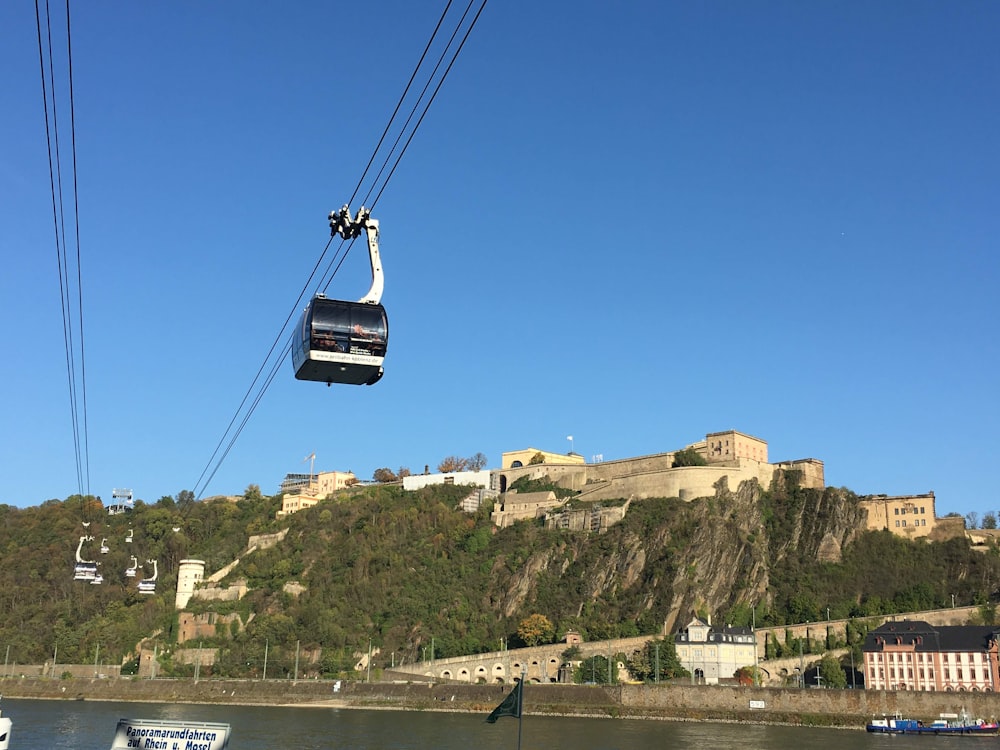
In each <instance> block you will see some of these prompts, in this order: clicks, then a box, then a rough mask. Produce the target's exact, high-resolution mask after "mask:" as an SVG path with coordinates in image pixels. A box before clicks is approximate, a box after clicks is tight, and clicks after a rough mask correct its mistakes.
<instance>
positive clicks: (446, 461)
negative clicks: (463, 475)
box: [438, 456, 468, 474]
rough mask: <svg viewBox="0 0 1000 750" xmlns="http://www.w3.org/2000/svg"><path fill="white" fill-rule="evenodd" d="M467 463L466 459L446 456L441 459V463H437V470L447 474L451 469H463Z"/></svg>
mask: <svg viewBox="0 0 1000 750" xmlns="http://www.w3.org/2000/svg"><path fill="white" fill-rule="evenodd" d="M467 465H468V460H467V459H464V458H459V457H458V456H448V457H446V458H443V459H441V463H439V464H438V471H439V472H441V473H442V474H448V473H450V472H453V471H465V467H466V466H467Z"/></svg>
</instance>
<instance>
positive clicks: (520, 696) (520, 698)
mask: <svg viewBox="0 0 1000 750" xmlns="http://www.w3.org/2000/svg"><path fill="white" fill-rule="evenodd" d="M525 674H527V670H525V669H523V668H522V669H521V689H520V690H518V691H517V750H521V725H522V724H523V723H524V676H525Z"/></svg>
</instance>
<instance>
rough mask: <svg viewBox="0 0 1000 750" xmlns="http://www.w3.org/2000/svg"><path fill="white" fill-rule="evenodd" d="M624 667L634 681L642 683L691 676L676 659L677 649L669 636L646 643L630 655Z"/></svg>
mask: <svg viewBox="0 0 1000 750" xmlns="http://www.w3.org/2000/svg"><path fill="white" fill-rule="evenodd" d="M626 666H627V667H628V671H629V673H630V674H631V675H632V676H633V677H634V678H635V679H637V680H643V681H644V682H665V681H666V680H671V679H674V678H676V677H688V676H690V674H691V673H690V672H688V671H687V670H686V669H684V666H683V665H682V664H681V661H680V659H678V658H677V649H676V647H675V645H674V639H673V637H671V636H667V637H665V638H654V639H653V640H650V641H648V642H647V643H646V645H645V646H644V647H643V648H642V649H640V650H639V651H637V652H636V653H634V654H632V657H631V658H629V659H628V661H627V662H626ZM657 667H659V671H658V672H657Z"/></svg>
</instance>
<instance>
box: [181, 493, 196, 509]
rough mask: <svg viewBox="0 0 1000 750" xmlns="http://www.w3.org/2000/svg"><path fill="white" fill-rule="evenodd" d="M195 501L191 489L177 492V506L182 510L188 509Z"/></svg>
mask: <svg viewBox="0 0 1000 750" xmlns="http://www.w3.org/2000/svg"><path fill="white" fill-rule="evenodd" d="M194 501H195V496H194V493H193V492H192V491H191V490H181V491H180V492H178V493H177V507H178V508H180V509H181V510H188V509H189V508H190V507H191V505H192V504H193V503H194Z"/></svg>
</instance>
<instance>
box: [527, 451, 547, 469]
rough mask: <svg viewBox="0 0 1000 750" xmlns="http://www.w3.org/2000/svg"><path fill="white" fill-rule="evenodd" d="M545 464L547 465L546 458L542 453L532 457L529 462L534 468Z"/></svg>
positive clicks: (539, 452)
mask: <svg viewBox="0 0 1000 750" xmlns="http://www.w3.org/2000/svg"><path fill="white" fill-rule="evenodd" d="M544 463H545V456H543V455H542V452H541V451H538V453H536V454H535V455H534V456H532V457H531V459H530V460H529V461H528V465H529V466H534V465H536V464H544Z"/></svg>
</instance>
